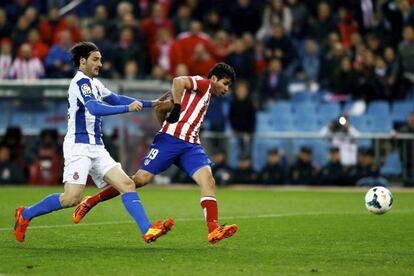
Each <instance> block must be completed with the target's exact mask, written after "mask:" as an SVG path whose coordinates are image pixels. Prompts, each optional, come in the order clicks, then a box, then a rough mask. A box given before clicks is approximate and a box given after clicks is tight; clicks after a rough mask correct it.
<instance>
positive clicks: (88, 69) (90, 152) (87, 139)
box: [14, 42, 173, 242]
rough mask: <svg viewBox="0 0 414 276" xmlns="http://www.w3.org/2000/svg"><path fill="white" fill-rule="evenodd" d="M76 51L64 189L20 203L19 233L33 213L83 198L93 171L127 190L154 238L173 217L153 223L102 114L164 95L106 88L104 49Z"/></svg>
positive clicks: (125, 198) (126, 200)
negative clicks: (109, 140)
mask: <svg viewBox="0 0 414 276" xmlns="http://www.w3.org/2000/svg"><path fill="white" fill-rule="evenodd" d="M71 53H72V56H73V61H74V63H75V65H76V66H77V67H79V71H78V72H77V73H76V75H75V77H74V78H73V79H72V81H71V82H70V85H69V90H68V101H69V110H68V131H67V134H66V136H65V140H64V143H63V154H64V158H65V167H64V172H63V183H64V184H65V187H64V192H63V193H56V194H51V195H49V196H47V197H45V198H44V199H43V200H42V201H40V202H38V203H36V204H34V205H32V206H30V207H19V208H17V209H16V224H15V228H14V234H15V236H16V239H17V240H18V241H20V242H23V241H24V238H25V233H26V230H27V227H28V225H29V222H30V221H31V220H32V219H33V218H35V217H38V216H41V215H44V214H47V213H50V212H52V211H56V210H60V209H63V208H68V207H72V206H75V205H77V204H79V203H80V201H81V200H82V198H83V191H84V188H85V184H86V180H87V177H88V174H89V175H90V176H91V177H92V179H93V180H94V182H95V184H96V185H97V186H98V187H99V188H102V187H105V186H106V185H107V183H110V184H111V185H113V186H114V187H115V188H116V189H117V190H118V191H119V192H120V193H121V194H122V196H121V197H122V202H123V204H124V206H125V208H126V209H127V211H128V213H129V214H130V215H131V216H132V218H133V219H134V220H135V222H136V223H137V224H138V226H139V228H140V230H141V232H142V235H143V238H144V240H145V242H152V241H154V240H156V239H157V238H158V237H160V236H162V235H163V234H165V233H166V232H168V231H169V230H171V227H172V226H173V220H172V219H168V220H167V221H166V222H164V223H162V222H161V221H156V222H155V223H154V224H152V225H151V223H150V221H149V220H148V218H147V216H146V214H145V210H144V208H143V206H142V204H141V201H140V199H139V197H138V194H137V193H136V191H135V183H134V181H133V180H132V179H130V178H129V177H128V175H127V174H126V173H125V172H124V171H123V170H122V168H121V166H120V164H119V163H117V162H115V161H114V160H113V159H112V157H111V156H110V155H109V153H108V151H107V150H106V149H105V147H104V145H103V142H102V138H101V136H102V134H101V132H102V130H101V117H102V116H108V115H114V114H121V113H127V112H135V111H139V110H141V109H142V108H145V107H155V106H157V105H159V104H160V102H161V101H160V100H159V99H157V100H155V101H146V100H136V99H134V98H131V97H128V96H122V95H117V94H116V93H114V92H112V91H110V90H109V89H107V88H106V87H105V86H104V85H103V84H102V83H101V82H100V81H99V80H97V79H96V77H97V76H98V74H99V70H100V68H101V67H102V63H101V53H100V52H99V49H98V47H97V46H96V45H95V44H93V43H91V42H80V43H78V44H76V45H75V46H74V47H73V48H72V49H71Z"/></svg>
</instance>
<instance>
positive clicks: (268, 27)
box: [257, 0, 293, 39]
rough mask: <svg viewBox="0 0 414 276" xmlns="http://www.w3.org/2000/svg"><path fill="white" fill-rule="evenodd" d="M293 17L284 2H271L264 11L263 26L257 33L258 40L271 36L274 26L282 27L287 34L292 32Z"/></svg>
mask: <svg viewBox="0 0 414 276" xmlns="http://www.w3.org/2000/svg"><path fill="white" fill-rule="evenodd" d="M292 24H293V16H292V12H291V10H290V7H289V6H288V5H285V4H284V3H283V0H271V1H269V3H268V4H267V5H266V7H265V9H264V11H263V17H262V25H261V27H260V29H259V31H258V32H257V38H258V39H264V38H266V37H269V36H271V34H272V32H273V26H274V25H280V26H281V27H282V28H283V29H284V30H285V32H286V33H287V34H289V33H290V31H291V30H292Z"/></svg>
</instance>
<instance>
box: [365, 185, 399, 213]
mask: <svg viewBox="0 0 414 276" xmlns="http://www.w3.org/2000/svg"><path fill="white" fill-rule="evenodd" d="M393 201H394V198H393V196H392V193H391V192H390V191H389V190H388V189H387V188H384V187H381V186H377V187H373V188H371V189H369V190H368V192H367V193H366V195H365V207H367V209H368V211H369V212H371V213H374V214H384V213H386V212H388V211H389V210H390V209H391V207H392V203H393Z"/></svg>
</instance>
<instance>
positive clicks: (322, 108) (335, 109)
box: [318, 103, 341, 120]
mask: <svg viewBox="0 0 414 276" xmlns="http://www.w3.org/2000/svg"><path fill="white" fill-rule="evenodd" d="M340 114H341V106H340V105H339V103H324V104H321V105H319V107H318V115H319V117H320V118H321V117H322V116H324V117H326V118H328V119H329V120H331V119H335V118H336V117H338V116H339V115H340Z"/></svg>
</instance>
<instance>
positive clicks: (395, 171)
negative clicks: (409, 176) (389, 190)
mask: <svg viewBox="0 0 414 276" xmlns="http://www.w3.org/2000/svg"><path fill="white" fill-rule="evenodd" d="M380 174H381V175H382V176H400V175H401V174H402V163H401V158H400V155H399V153H398V151H394V152H391V153H390V154H388V156H387V157H386V158H385V161H384V165H382V167H381V169H380Z"/></svg>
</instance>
